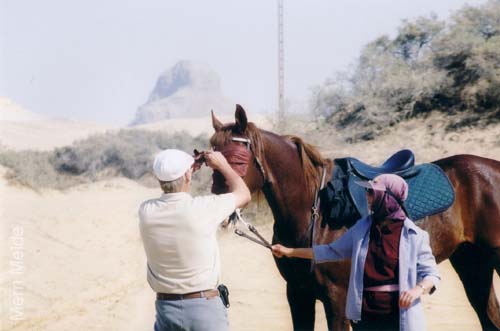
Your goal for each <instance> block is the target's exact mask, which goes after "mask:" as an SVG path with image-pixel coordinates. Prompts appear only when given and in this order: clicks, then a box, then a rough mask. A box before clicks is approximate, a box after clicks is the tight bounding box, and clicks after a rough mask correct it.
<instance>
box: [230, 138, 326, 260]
mask: <svg viewBox="0 0 500 331" xmlns="http://www.w3.org/2000/svg"><path fill="white" fill-rule="evenodd" d="M231 141H233V142H239V143H243V144H244V145H245V146H246V148H247V149H248V150H249V151H250V152H251V153H252V154H253V156H254V159H255V163H257V168H258V169H259V171H260V173H261V175H262V178H263V180H264V185H266V184H267V183H269V181H268V178H267V175H266V171H265V169H264V166H263V164H262V162H261V160H260V159H259V157H258V156H257V154H256V153H255V151H254V150H253V148H252V141H251V140H250V139H249V138H245V137H231ZM325 179H326V166H325V165H323V166H322V175H321V181H320V186H319V188H318V189H316V192H315V195H314V202H313V206H312V207H311V219H310V222H309V226H308V232H307V233H308V234H309V235H308V236H310V243H311V247H312V244H313V240H314V236H315V229H316V222H317V221H318V219H319V217H320V211H319V204H320V197H319V191H321V190H322V189H323V187H324V185H325ZM238 220H239V221H241V222H242V223H243V224H244V225H245V226H246V227H247V228H248V229H249V230H250V231H251V232H252V233H253V234H254V235H256V236H257V238H253V237H251V236H249V235H248V234H246V233H244V232H243V231H240V230H238V229H236V230H235V233H236V234H237V235H239V236H241V237H245V238H247V239H249V240H251V241H253V242H255V243H257V244H259V245H262V246H264V247H266V248H269V249H270V248H271V245H270V244H269V242H267V241H266V240H265V239H264V238H263V237H262V236H261V235H260V234H259V232H258V231H257V229H256V228H255V227H254V226H253V225H251V224H249V223H247V222H245V221H244V220H243V218H242V216H241V213H240V211H239V210H238V209H237V210H236V211H235V212H234V213H233V214H232V215H231V216H230V222H233V224H235V223H236V222H237V221H238ZM312 266H313V264H311V269H312Z"/></svg>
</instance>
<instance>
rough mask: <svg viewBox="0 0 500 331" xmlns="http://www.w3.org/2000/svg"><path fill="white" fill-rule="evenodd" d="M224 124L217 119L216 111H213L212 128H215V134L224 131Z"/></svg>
mask: <svg viewBox="0 0 500 331" xmlns="http://www.w3.org/2000/svg"><path fill="white" fill-rule="evenodd" d="M223 125H224V124H222V122H221V121H219V120H218V119H217V117H215V114H214V110H213V109H212V126H213V127H214V130H215V132H219V131H220V129H222V127H223Z"/></svg>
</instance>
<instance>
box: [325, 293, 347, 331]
mask: <svg viewBox="0 0 500 331" xmlns="http://www.w3.org/2000/svg"><path fill="white" fill-rule="evenodd" d="M326 292H327V295H326V296H325V297H324V298H322V301H323V307H324V308H325V316H326V321H327V323H328V330H329V331H348V330H349V321H348V320H347V319H346V317H345V302H346V295H347V294H346V289H345V287H344V288H342V287H341V286H335V285H330V286H329V287H328V290H326Z"/></svg>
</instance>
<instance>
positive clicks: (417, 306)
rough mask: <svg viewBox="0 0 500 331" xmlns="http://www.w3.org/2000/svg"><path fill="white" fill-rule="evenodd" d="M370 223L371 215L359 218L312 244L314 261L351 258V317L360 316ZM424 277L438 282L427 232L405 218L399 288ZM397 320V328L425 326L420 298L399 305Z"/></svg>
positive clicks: (412, 330)
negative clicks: (334, 236)
mask: <svg viewBox="0 0 500 331" xmlns="http://www.w3.org/2000/svg"><path fill="white" fill-rule="evenodd" d="M371 223H372V222H371V218H370V216H368V217H365V218H362V219H360V220H359V221H358V222H356V224H355V225H354V226H353V227H352V228H350V229H349V230H348V231H347V232H346V233H345V234H344V235H342V236H341V237H340V238H339V239H337V240H336V241H334V242H332V243H330V244H326V245H315V246H313V250H314V262H315V263H323V262H330V261H338V260H346V259H351V274H350V278H349V288H348V290H347V305H346V316H347V318H348V319H350V320H354V321H359V320H361V306H362V299H363V276H364V270H365V260H366V254H367V251H368V243H369V241H370V227H371ZM423 279H429V280H431V281H432V283H433V284H434V286H435V287H437V286H438V285H439V281H440V276H439V273H438V270H437V266H436V260H435V258H434V255H432V250H431V247H430V245H429V234H428V233H427V232H425V231H424V230H422V229H420V228H419V227H418V226H416V225H415V224H414V223H413V222H412V221H411V220H410V219H408V218H407V219H406V220H405V221H404V225H403V229H402V231H401V240H400V243H399V289H400V291H406V290H409V289H411V288H413V287H415V286H416V285H417V282H420V281H422V280H423ZM399 321H400V322H399V324H400V331H423V330H425V322H424V311H423V308H422V304H421V303H420V299H417V300H415V301H414V302H413V304H412V305H411V306H410V307H409V308H407V309H400V314H399Z"/></svg>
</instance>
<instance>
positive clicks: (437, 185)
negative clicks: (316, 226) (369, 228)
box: [320, 149, 455, 228]
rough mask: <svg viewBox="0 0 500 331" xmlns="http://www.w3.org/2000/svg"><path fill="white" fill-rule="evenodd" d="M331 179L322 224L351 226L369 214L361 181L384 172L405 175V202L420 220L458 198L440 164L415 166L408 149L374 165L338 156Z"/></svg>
mask: <svg viewBox="0 0 500 331" xmlns="http://www.w3.org/2000/svg"><path fill="white" fill-rule="evenodd" d="M334 162H335V167H334V169H333V173H332V177H331V180H330V181H329V182H328V183H327V185H326V186H325V188H323V189H322V190H321V191H320V201H321V204H320V206H321V212H322V215H323V222H322V225H323V226H324V225H325V224H328V225H329V226H330V227H333V228H339V227H342V226H347V227H351V226H352V225H353V224H354V223H355V222H356V221H357V220H358V219H360V218H362V217H366V216H368V215H369V213H370V212H369V210H368V202H367V200H366V193H365V189H364V188H363V187H361V186H359V185H357V184H355V182H356V181H359V180H372V179H374V178H375V177H377V176H378V175H381V174H395V175H398V176H401V177H403V178H404V179H405V180H406V182H407V183H408V186H409V192H408V199H407V200H406V202H405V207H406V210H407V211H408V214H409V215H408V217H409V218H410V219H411V220H413V221H417V220H420V219H422V218H424V217H426V216H430V215H434V214H437V213H440V212H443V211H444V210H446V209H448V208H449V207H450V206H451V205H452V204H453V202H454V201H455V192H454V190H453V187H452V186H451V183H450V180H449V179H448V177H447V176H446V174H445V173H444V171H443V170H442V169H441V168H439V167H438V166H437V165H435V164H432V163H426V164H421V165H415V156H414V154H413V152H412V151H411V150H408V149H404V150H401V151H399V152H397V153H395V154H393V155H392V156H391V157H389V158H388V159H387V160H386V161H385V162H384V163H383V164H382V165H381V166H379V167H374V166H371V165H368V164H366V163H364V162H362V161H360V160H358V159H355V158H352V157H346V158H341V159H335V160H334Z"/></svg>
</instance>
